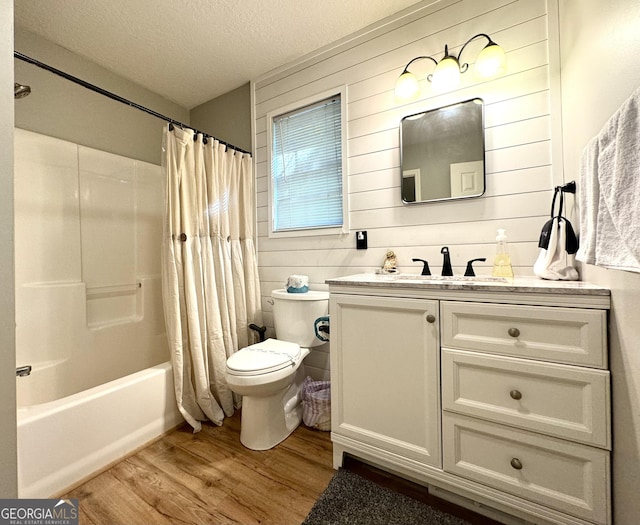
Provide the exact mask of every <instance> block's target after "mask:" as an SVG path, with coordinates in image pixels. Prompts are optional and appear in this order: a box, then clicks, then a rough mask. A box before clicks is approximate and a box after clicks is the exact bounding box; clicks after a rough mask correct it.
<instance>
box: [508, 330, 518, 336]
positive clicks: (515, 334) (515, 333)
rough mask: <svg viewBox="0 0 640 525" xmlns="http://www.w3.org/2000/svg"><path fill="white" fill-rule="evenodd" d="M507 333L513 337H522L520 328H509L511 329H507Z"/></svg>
mask: <svg viewBox="0 0 640 525" xmlns="http://www.w3.org/2000/svg"><path fill="white" fill-rule="evenodd" d="M507 333H508V334H509V335H510V336H511V337H520V330H518V329H517V328H509V330H507Z"/></svg>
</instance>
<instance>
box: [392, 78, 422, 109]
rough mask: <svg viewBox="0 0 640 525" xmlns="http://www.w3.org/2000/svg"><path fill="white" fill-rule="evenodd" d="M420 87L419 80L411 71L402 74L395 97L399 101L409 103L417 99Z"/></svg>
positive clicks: (397, 83)
mask: <svg viewBox="0 0 640 525" xmlns="http://www.w3.org/2000/svg"><path fill="white" fill-rule="evenodd" d="M419 91H420V87H419V85H418V79H417V78H416V76H415V75H414V74H413V73H411V72H410V71H406V72H404V73H402V75H400V76H399V77H398V80H396V89H395V95H396V100H398V101H405V102H406V101H408V100H412V99H414V98H417V96H418V92H419Z"/></svg>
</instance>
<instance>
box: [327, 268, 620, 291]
mask: <svg viewBox="0 0 640 525" xmlns="http://www.w3.org/2000/svg"><path fill="white" fill-rule="evenodd" d="M325 283H326V284H328V285H329V286H330V287H331V286H356V287H358V286H362V287H365V286H366V287H374V288H400V289H402V288H411V289H419V290H459V291H485V292H520V293H540V294H542V293H544V294H549V293H550V294H558V295H563V294H565V295H591V296H593V295H597V296H610V295H611V291H610V290H609V289H608V288H603V287H601V286H596V285H594V284H590V283H587V282H583V281H547V280H544V279H538V278H537V277H516V278H498V277H489V276H477V277H462V276H454V277H440V276H435V275H434V276H422V275H413V274H406V273H404V274H375V273H362V274H357V275H349V276H346V277H336V278H334V279H327V280H326V281H325Z"/></svg>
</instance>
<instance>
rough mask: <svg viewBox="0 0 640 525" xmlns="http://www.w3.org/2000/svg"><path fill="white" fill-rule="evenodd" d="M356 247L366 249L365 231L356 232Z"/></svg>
mask: <svg viewBox="0 0 640 525" xmlns="http://www.w3.org/2000/svg"><path fill="white" fill-rule="evenodd" d="M356 248H357V249H358V250H366V249H367V232H366V231H361V232H356Z"/></svg>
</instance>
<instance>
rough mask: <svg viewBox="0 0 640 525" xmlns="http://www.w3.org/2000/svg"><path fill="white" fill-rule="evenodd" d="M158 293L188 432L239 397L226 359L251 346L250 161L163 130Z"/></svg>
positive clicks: (254, 296)
mask: <svg viewBox="0 0 640 525" xmlns="http://www.w3.org/2000/svg"><path fill="white" fill-rule="evenodd" d="M163 166H164V168H165V171H166V183H167V187H166V193H165V213H164V237H163V242H162V293H163V301H164V311H165V322H166V327H167V336H168V339H169V348H170V351H171V358H172V363H173V376H174V381H175V393H176V400H177V403H178V408H179V409H180V412H181V413H182V415H183V416H184V418H185V419H186V420H187V422H188V423H189V424H190V425H191V426H192V427H193V428H194V431H195V432H198V431H199V430H200V429H201V423H200V421H204V420H206V419H209V420H211V421H212V422H214V423H216V424H218V425H220V424H222V421H223V419H224V417H225V415H226V416H230V415H232V414H233V411H234V406H235V407H238V406H239V402H240V398H239V397H237V396H236V395H235V394H233V393H232V392H231V390H230V389H229V387H228V386H227V383H226V381H225V365H226V360H227V358H228V357H229V356H230V355H231V354H233V353H234V352H236V351H237V350H238V349H240V348H242V347H244V346H246V345H247V344H250V343H251V342H254V337H255V335H254V334H253V333H252V331H251V330H250V329H249V327H248V325H249V324H250V323H255V324H258V325H260V324H261V323H262V313H261V310H260V284H259V280H258V268H257V263H256V254H255V246H254V242H253V236H254V232H253V225H254V214H255V203H254V191H253V172H252V162H251V156H250V155H248V154H242V153H240V152H237V151H235V150H233V149H227V148H226V147H225V146H224V145H223V144H220V143H219V142H218V141H216V140H213V139H208V141H207V144H204V140H203V136H202V135H200V134H199V135H198V136H197V138H196V140H194V132H193V131H192V130H189V129H180V128H178V127H173V129H170V126H167V128H166V129H165V134H164V158H163Z"/></svg>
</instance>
